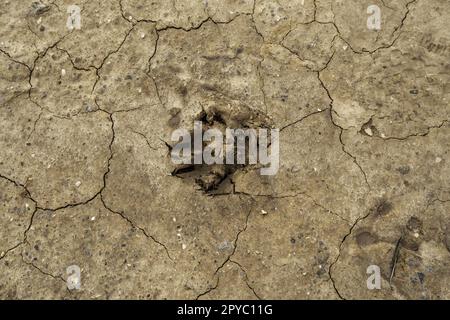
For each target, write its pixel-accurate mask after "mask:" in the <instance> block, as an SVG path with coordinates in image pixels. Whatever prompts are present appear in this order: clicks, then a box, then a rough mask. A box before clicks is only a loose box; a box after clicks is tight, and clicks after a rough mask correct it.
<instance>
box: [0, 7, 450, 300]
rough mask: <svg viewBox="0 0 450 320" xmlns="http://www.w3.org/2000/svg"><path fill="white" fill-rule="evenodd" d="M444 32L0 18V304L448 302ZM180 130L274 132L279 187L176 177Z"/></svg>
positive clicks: (249, 10)
mask: <svg viewBox="0 0 450 320" xmlns="http://www.w3.org/2000/svg"><path fill="white" fill-rule="evenodd" d="M71 5H77V6H78V7H79V8H80V17H81V28H79V29H78V28H68V26H67V21H68V17H69V13H68V11H67V8H68V7H69V6H71ZM369 5H377V6H378V7H379V8H380V9H381V29H380V30H369V29H368V27H367V19H368V13H367V7H368V6H369ZM449 17H450V2H449V1H448V0H384V1H383V0H276V1H275V0H267V1H261V0H221V1H219V0H204V1H200V0H173V1H163V0H155V1H151V2H150V1H141V0H108V1H100V0H91V1H87V0H54V1H49V0H41V1H37V0H23V1H14V0H2V1H0V124H1V127H0V150H1V153H0V298H1V299H229V298H233V299H450V285H449V284H450V179H449V178H450V139H449V138H450V122H449V120H450V118H449V117H450V106H449V99H450V81H449V80H450V64H449V61H450V59H449V58H450V28H448V18H449ZM194 120H199V121H203V123H204V124H205V125H206V126H212V127H219V128H223V127H225V126H227V127H239V126H244V127H255V128H256V127H267V128H279V129H280V168H279V171H278V173H277V174H276V175H274V176H261V175H260V174H259V171H258V170H256V168H257V167H255V166H250V165H249V166H236V167H232V168H229V167H224V166H213V167H205V166H192V167H186V168H177V167H174V165H173V164H172V162H171V160H170V149H171V148H172V147H173V145H172V144H171V141H170V138H171V133H172V132H173V130H175V129H177V128H180V127H185V128H191V127H192V125H193V122H194ZM74 265H75V266H79V268H80V271H81V278H80V287H79V289H73V288H69V287H68V284H67V280H68V278H69V277H70V274H69V273H68V272H67V268H68V267H69V266H74ZM371 265H376V266H379V268H380V272H381V287H380V288H379V289H373V290H369V289H368V286H367V280H368V278H369V276H370V274H368V273H367V269H368V267H369V266H371Z"/></svg>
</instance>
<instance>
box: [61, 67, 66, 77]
mask: <svg viewBox="0 0 450 320" xmlns="http://www.w3.org/2000/svg"><path fill="white" fill-rule="evenodd" d="M61 75H62V76H63V77H64V76H65V75H66V69H61Z"/></svg>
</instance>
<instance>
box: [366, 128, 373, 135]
mask: <svg viewBox="0 0 450 320" xmlns="http://www.w3.org/2000/svg"><path fill="white" fill-rule="evenodd" d="M364 132H365V133H366V134H367V135H368V136H370V137H371V136H373V132H372V129H370V128H365V129H364Z"/></svg>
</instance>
